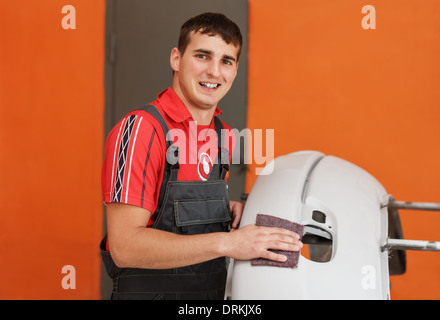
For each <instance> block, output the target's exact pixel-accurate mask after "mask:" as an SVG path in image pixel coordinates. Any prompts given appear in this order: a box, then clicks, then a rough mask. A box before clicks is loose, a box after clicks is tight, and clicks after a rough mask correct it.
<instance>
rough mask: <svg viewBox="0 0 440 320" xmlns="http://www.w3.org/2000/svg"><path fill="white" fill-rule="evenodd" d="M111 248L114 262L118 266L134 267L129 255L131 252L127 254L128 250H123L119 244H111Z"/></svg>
mask: <svg viewBox="0 0 440 320" xmlns="http://www.w3.org/2000/svg"><path fill="white" fill-rule="evenodd" d="M109 250H110V255H111V257H112V259H113V262H114V263H115V265H116V266H117V267H118V268H130V267H132V261H131V259H130V257H129V254H127V250H123V249H121V248H119V247H118V246H117V245H109Z"/></svg>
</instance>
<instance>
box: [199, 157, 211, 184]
mask: <svg viewBox="0 0 440 320" xmlns="http://www.w3.org/2000/svg"><path fill="white" fill-rule="evenodd" d="M212 166H213V164H212V160H211V157H210V156H209V155H208V154H207V153H201V154H200V157H199V163H198V164H197V171H198V173H199V177H200V179H202V180H203V181H206V180H208V177H209V174H210V173H211V170H212Z"/></svg>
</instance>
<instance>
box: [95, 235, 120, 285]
mask: <svg viewBox="0 0 440 320" xmlns="http://www.w3.org/2000/svg"><path fill="white" fill-rule="evenodd" d="M106 242H107V235H105V237H104V239H102V241H101V243H100V244H99V249H100V251H101V258H102V262H103V263H104V266H105V270H106V271H107V274H108V275H109V276H110V278H112V279H113V278H115V277H116V276H117V275H118V274H119V268H118V266H117V265H116V264H115V262H114V261H113V258H112V256H111V255H110V252H108V251H107V250H106Z"/></svg>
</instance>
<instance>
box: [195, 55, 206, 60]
mask: <svg viewBox="0 0 440 320" xmlns="http://www.w3.org/2000/svg"><path fill="white" fill-rule="evenodd" d="M196 57H197V58H199V59H206V55H204V54H197V55H196Z"/></svg>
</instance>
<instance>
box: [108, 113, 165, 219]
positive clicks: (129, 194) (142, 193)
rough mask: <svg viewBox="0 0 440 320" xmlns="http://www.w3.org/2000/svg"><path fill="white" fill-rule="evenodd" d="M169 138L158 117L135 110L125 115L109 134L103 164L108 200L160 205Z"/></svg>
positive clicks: (139, 205)
mask: <svg viewBox="0 0 440 320" xmlns="http://www.w3.org/2000/svg"><path fill="white" fill-rule="evenodd" d="M165 148H166V146H165V141H164V137H163V132H162V131H161V127H160V125H159V123H158V122H157V120H156V119H154V118H153V117H152V116H151V115H150V114H148V113H146V112H144V111H135V112H132V113H130V114H128V115H127V116H126V117H124V118H123V119H121V121H119V123H118V124H117V125H116V126H115V127H114V128H113V129H112V131H111V132H110V134H109V135H108V138H107V141H106V145H105V154H104V162H103V167H102V175H101V182H102V195H103V200H104V203H106V204H107V203H110V202H119V203H126V204H131V205H134V206H138V207H141V208H145V209H147V210H149V211H150V212H151V213H153V212H154V211H155V209H156V206H157V199H158V197H159V189H160V185H161V183H162V176H163V166H164V163H165V162H164V160H165Z"/></svg>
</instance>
